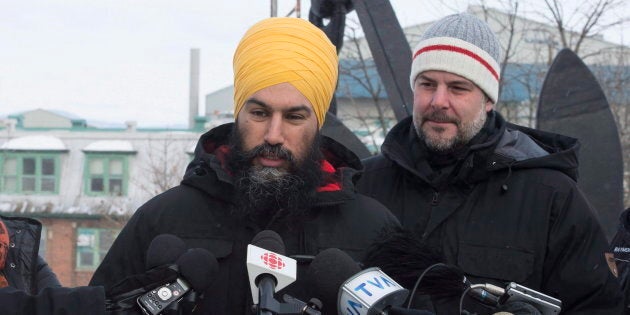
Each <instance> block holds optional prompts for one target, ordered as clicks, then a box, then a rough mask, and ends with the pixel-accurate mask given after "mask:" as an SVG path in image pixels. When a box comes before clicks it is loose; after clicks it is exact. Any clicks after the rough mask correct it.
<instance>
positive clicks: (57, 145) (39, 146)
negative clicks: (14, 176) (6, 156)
mask: <svg viewBox="0 0 630 315" xmlns="http://www.w3.org/2000/svg"><path fill="white" fill-rule="evenodd" d="M0 150H18V151H66V146H65V145H64V144H63V141H61V140H60V139H59V138H57V137H53V136H44V135H37V136H24V137H19V138H15V139H11V140H9V141H7V142H5V143H3V144H2V146H0Z"/></svg>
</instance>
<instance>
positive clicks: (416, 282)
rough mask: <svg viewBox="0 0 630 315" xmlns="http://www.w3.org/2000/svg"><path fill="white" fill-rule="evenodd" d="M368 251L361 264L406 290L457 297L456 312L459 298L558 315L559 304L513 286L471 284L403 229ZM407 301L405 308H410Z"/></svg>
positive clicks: (387, 232)
mask: <svg viewBox="0 0 630 315" xmlns="http://www.w3.org/2000/svg"><path fill="white" fill-rule="evenodd" d="M376 239H377V241H375V242H374V243H373V244H372V245H371V246H370V247H369V248H368V251H367V254H366V259H365V260H364V264H365V265H366V266H378V267H380V268H382V269H383V271H385V272H386V273H387V274H389V275H391V276H392V278H393V279H395V280H396V281H399V282H400V283H402V284H403V285H405V286H406V287H413V290H412V294H413V293H414V292H416V291H417V292H418V293H420V294H424V295H430V296H432V297H437V298H448V297H458V298H459V299H460V308H461V304H462V300H463V295H464V294H466V295H467V296H469V297H472V298H474V299H475V300H477V301H479V302H481V303H482V304H483V305H486V306H490V307H493V308H496V307H498V306H504V305H505V304H507V303H508V302H509V303H513V302H515V301H518V302H521V301H524V302H527V303H529V304H530V305H534V306H536V307H537V308H540V309H542V310H544V311H548V310H549V311H553V312H559V311H560V306H561V301H560V300H558V299H555V298H553V297H550V296H547V295H545V294H543V293H540V292H537V291H535V290H532V289H530V288H527V287H523V286H520V285H518V284H516V283H509V284H508V286H507V287H506V288H502V287H499V286H496V285H493V284H490V283H483V284H473V283H471V282H470V281H469V280H468V279H467V278H466V276H465V275H464V272H463V271H462V270H461V269H460V268H459V267H457V266H454V265H448V264H446V262H445V261H446V259H444V257H442V255H441V254H440V253H439V252H438V251H437V250H436V249H435V248H432V247H431V246H429V245H427V244H426V243H425V242H423V241H422V240H421V239H420V238H419V237H417V236H416V235H415V234H414V233H412V232H411V231H409V230H405V229H400V228H398V229H388V230H384V231H383V232H381V233H380V235H379V237H377V238H376ZM412 299H413V296H412V297H411V298H410V301H409V304H408V305H407V308H409V306H410V305H411V301H412Z"/></svg>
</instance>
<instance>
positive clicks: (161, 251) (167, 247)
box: [146, 234, 186, 270]
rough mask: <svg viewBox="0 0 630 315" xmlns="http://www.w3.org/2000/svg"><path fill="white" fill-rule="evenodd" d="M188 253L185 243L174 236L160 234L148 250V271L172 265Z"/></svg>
mask: <svg viewBox="0 0 630 315" xmlns="http://www.w3.org/2000/svg"><path fill="white" fill-rule="evenodd" d="M184 251H186V244H185V243H184V241H183V240H182V239H181V238H179V237H177V236H175V235H172V234H160V235H158V236H156V237H155V238H154V239H153V240H152V241H151V244H149V248H148V249H147V261H146V268H147V270H149V269H152V268H155V267H157V266H161V265H166V264H172V263H174V262H175V261H176V260H177V258H179V256H181V255H182V254H183V253H184Z"/></svg>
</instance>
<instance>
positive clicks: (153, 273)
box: [106, 234, 218, 315]
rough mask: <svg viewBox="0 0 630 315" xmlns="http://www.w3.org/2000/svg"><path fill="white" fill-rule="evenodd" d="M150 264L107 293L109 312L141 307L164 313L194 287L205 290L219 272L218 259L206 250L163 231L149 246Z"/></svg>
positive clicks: (200, 290) (149, 312)
mask: <svg viewBox="0 0 630 315" xmlns="http://www.w3.org/2000/svg"><path fill="white" fill-rule="evenodd" d="M146 267H147V269H148V270H147V272H145V273H144V274H139V275H134V276H130V277H127V278H126V279H123V280H122V281H120V282H119V283H117V284H116V285H115V286H114V287H112V288H111V289H109V290H108V291H107V292H106V296H107V297H108V299H107V301H106V304H107V306H106V308H107V310H108V311H110V312H123V311H125V310H132V309H135V308H136V307H140V309H141V310H142V311H143V312H144V313H145V314H152V315H155V314H160V313H162V312H163V311H164V310H165V309H169V308H173V307H174V306H176V305H177V302H178V301H180V300H181V299H182V297H183V296H184V295H185V294H186V293H188V292H191V289H192V291H194V292H198V293H200V292H204V291H205V290H206V289H207V288H208V287H209V286H210V284H211V281H212V279H213V278H214V275H215V274H216V272H217V271H218V262H217V260H216V258H214V256H213V255H212V254H211V253H210V252H208V251H207V250H205V249H201V248H193V249H189V250H186V246H185V243H184V242H183V241H182V240H181V239H180V238H178V237H177V236H174V235H170V234H161V235H158V236H156V237H155V238H154V239H153V240H152V241H151V244H150V245H149V248H148V249H147V260H146ZM188 294H190V293H188Z"/></svg>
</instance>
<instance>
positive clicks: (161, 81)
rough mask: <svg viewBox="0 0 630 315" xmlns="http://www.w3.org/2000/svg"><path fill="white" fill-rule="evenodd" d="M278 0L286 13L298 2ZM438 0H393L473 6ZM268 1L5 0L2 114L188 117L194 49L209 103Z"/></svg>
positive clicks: (416, 13)
mask: <svg viewBox="0 0 630 315" xmlns="http://www.w3.org/2000/svg"><path fill="white" fill-rule="evenodd" d="M277 1H278V7H279V8H278V14H279V15H282V16H283V15H286V14H287V13H289V11H290V9H291V7H293V5H295V0H277ZM437 2H438V1H429V0H392V1H391V3H392V6H393V7H394V10H395V12H396V14H397V17H398V19H399V21H400V23H401V25H402V26H408V25H413V24H417V23H422V22H426V21H430V20H435V19H438V18H440V17H442V16H444V15H447V14H450V13H454V12H455V11H463V10H465V9H466V6H467V1H459V0H451V1H446V2H448V3H450V4H449V5H447V6H445V5H439V4H438V3H437ZM628 2H630V1H628ZM269 3H270V1H269V0H228V1H223V0H220V1H212V0H178V1H175V0H125V1H119V0H118V1H117V0H57V1H53V0H38V1H36V0H19V1H15V0H0V117H3V116H6V115H8V114H12V113H16V112H21V111H26V110H32V109H37V108H44V109H56V110H63V111H66V112H70V113H73V114H75V115H77V116H79V117H82V118H85V119H87V120H88V121H107V122H112V123H122V122H125V121H128V120H134V121H136V122H138V125H139V126H141V127H143V126H145V127H146V126H177V125H178V126H184V125H186V124H187V119H188V103H189V101H188V98H189V63H190V49H191V48H199V49H200V50H201V51H200V59H201V71H200V95H199V107H200V110H203V108H204V98H203V96H204V95H205V94H208V93H211V92H213V91H216V90H218V89H221V88H223V87H226V86H228V85H231V84H232V54H233V52H234V49H235V48H236V45H237V43H238V41H239V39H240V38H241V36H242V35H243V34H244V32H245V31H246V30H247V28H248V27H249V26H251V25H252V24H254V23H255V22H257V21H259V20H261V19H263V18H266V17H268V16H269V14H270V4H269ZM490 3H491V2H490ZM491 5H492V4H491ZM309 8H310V1H309V0H302V10H301V12H302V17H303V18H308V9H309ZM619 33H620V32H619ZM610 34H611V35H609V34H606V36H607V37H606V39H607V40H611V41H613V42H621V39H620V36H619V35H616V34H618V33H610ZM200 114H203V112H201V113H200Z"/></svg>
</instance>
